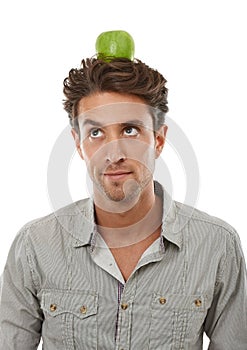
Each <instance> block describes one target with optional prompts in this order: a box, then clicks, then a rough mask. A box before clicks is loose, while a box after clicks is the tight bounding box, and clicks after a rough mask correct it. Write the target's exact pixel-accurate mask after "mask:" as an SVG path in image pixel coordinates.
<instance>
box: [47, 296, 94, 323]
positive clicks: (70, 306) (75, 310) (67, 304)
mask: <svg viewBox="0 0 247 350" xmlns="http://www.w3.org/2000/svg"><path fill="white" fill-rule="evenodd" d="M97 305H98V295H97V293H96V292H94V291H64V290H43V293H42V299H41V307H42V309H43V310H44V311H46V312H47V313H48V314H49V315H50V316H52V317H55V316H58V315H61V314H63V313H72V314H74V315H75V316H77V317H79V318H81V319H83V318H86V317H88V316H91V315H95V314H96V313H97Z"/></svg>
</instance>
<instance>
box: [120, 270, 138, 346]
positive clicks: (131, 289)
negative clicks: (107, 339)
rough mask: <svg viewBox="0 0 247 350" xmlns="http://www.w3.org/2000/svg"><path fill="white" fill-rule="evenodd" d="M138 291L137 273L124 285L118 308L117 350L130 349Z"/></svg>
mask: <svg viewBox="0 0 247 350" xmlns="http://www.w3.org/2000/svg"><path fill="white" fill-rule="evenodd" d="M135 293H136V273H134V274H133V275H132V276H131V277H130V279H129V280H128V281H127V282H126V284H125V285H124V286H123V289H122V292H121V298H120V302H119V308H118V310H119V311H118V320H117V329H116V350H129V349H130V341H131V325H132V309H133V304H134V298H135Z"/></svg>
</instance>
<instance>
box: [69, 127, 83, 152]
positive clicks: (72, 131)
mask: <svg viewBox="0 0 247 350" xmlns="http://www.w3.org/2000/svg"><path fill="white" fill-rule="evenodd" d="M71 134H72V136H73V138H74V140H75V145H76V149H77V151H78V153H79V155H80V157H81V158H82V159H84V157H83V154H82V150H81V143H80V136H79V135H78V133H77V131H76V130H75V129H74V128H72V129H71Z"/></svg>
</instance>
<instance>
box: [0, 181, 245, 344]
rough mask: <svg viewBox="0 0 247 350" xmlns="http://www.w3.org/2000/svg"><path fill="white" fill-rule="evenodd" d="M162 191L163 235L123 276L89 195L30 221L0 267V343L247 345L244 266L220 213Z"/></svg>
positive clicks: (236, 239)
mask: <svg viewBox="0 0 247 350" xmlns="http://www.w3.org/2000/svg"><path fill="white" fill-rule="evenodd" d="M155 191H156V194H157V195H159V196H161V197H162V198H163V212H164V214H163V223H162V233H161V237H160V239H158V241H156V242H154V243H153V244H152V246H150V247H149V248H148V249H147V250H146V252H145V253H144V254H143V256H142V257H141V259H140V260H139V262H138V264H137V266H136V268H135V270H134V271H133V273H132V274H131V276H130V278H129V279H128V280H127V282H124V280H123V278H122V276H121V273H120V271H119V269H118V267H117V265H116V263H115V261H114V258H113V256H112V255H111V252H110V250H109V249H108V248H107V247H103V246H102V244H98V243H97V242H99V241H100V242H101V243H102V239H101V238H100V237H99V235H98V234H97V230H96V225H95V224H94V206H93V200H92V199H85V200H82V201H79V202H76V203H73V204H71V205H69V206H67V207H65V208H62V209H60V210H58V211H57V212H55V213H52V214H51V215H49V216H46V217H44V218H41V219H38V220H35V221H33V222H31V223H28V224H27V225H25V226H24V227H23V229H22V230H21V231H20V232H19V233H18V235H17V237H16V239H15V240H14V242H13V244H12V247H11V249H10V252H9V256H8V259H7V263H6V266H5V269H4V272H3V275H2V281H1V294H0V297H1V299H0V349H1V350H15V349H16V350H17V349H18V350H34V349H37V347H38V344H39V342H40V338H41V337H42V340H43V349H45V350H55V349H56V350H57V349H59V350H63V349H64V350H65V349H66V350H75V349H76V350H78V349H86V350H91V349H100V350H101V349H102V350H103V349H106V350H111V349H118V350H128V349H131V350H139V349H140V350H147V349H150V350H154V349H157V350H168V349H169V350H170V349H173V350H182V349H184V350H199V349H202V341H203V333H204V332H206V333H207V335H208V337H209V338H210V345H209V349H210V350H246V349H247V296H246V292H247V288H246V267H245V262H244V256H243V252H242V250H241V244H240V241H239V237H238V235H237V233H236V232H235V230H234V229H233V228H232V227H231V226H229V225H228V224H227V223H225V222H224V221H222V220H220V219H217V218H215V217H212V216H209V215H207V214H205V213H203V212H200V211H198V210H196V209H193V208H191V207H189V206H186V205H182V204H180V203H178V202H175V201H173V200H172V199H171V198H170V196H169V195H168V194H167V192H165V191H164V190H163V189H162V187H161V186H160V185H159V184H158V183H155Z"/></svg>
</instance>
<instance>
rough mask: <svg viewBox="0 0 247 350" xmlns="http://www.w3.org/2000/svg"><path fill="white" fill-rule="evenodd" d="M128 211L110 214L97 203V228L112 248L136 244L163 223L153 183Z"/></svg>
mask: <svg viewBox="0 0 247 350" xmlns="http://www.w3.org/2000/svg"><path fill="white" fill-rule="evenodd" d="M147 187H148V188H145V189H144V190H143V191H142V193H141V195H140V197H139V198H138V201H137V202H135V204H134V205H133V206H132V207H131V208H128V209H127V210H126V211H121V212H116V211H115V212H109V211H107V210H104V207H103V208H102V206H98V205H97V203H95V215H96V223H97V228H98V231H99V232H100V234H101V235H102V236H103V238H104V240H105V241H106V243H107V244H108V246H111V247H119V246H126V245H131V244H135V243H136V242H139V241H141V240H143V239H146V238H147V237H148V236H150V235H151V234H153V233H154V232H155V231H156V230H157V229H158V228H159V227H160V225H161V222H162V202H161V200H160V199H159V198H158V197H156V196H155V194H154V188H153V182H152V183H150V185H148V186H147Z"/></svg>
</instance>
